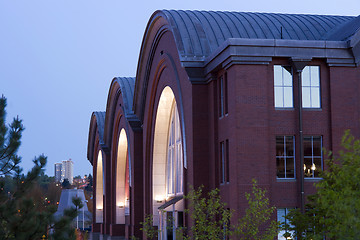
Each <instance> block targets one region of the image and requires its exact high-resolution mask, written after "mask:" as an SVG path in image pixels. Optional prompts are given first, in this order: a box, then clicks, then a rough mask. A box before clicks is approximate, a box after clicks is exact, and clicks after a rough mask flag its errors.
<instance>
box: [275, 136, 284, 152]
mask: <svg viewBox="0 0 360 240" xmlns="http://www.w3.org/2000/svg"><path fill="white" fill-rule="evenodd" d="M276 156H284V137H283V136H281V137H280V136H277V137H276Z"/></svg>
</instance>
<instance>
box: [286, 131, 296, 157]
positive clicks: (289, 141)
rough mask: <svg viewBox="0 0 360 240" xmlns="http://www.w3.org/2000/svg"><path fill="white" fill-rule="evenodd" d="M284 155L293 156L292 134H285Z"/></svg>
mask: <svg viewBox="0 0 360 240" xmlns="http://www.w3.org/2000/svg"><path fill="white" fill-rule="evenodd" d="M285 139H286V156H288V157H292V156H294V142H293V139H294V137H293V136H286V138H285Z"/></svg>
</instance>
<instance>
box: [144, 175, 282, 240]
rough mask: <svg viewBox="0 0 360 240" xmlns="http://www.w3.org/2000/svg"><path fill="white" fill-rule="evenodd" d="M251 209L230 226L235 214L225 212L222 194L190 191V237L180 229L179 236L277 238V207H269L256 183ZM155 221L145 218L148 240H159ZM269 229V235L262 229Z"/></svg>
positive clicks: (244, 238)
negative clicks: (191, 221)
mask: <svg viewBox="0 0 360 240" xmlns="http://www.w3.org/2000/svg"><path fill="white" fill-rule="evenodd" d="M245 197H246V199H247V200H248V203H249V207H248V208H247V209H246V212H245V216H243V217H242V218H241V219H239V221H238V223H237V224H230V219H231V217H232V211H231V210H229V209H228V208H226V204H225V203H224V202H222V201H221V198H220V194H219V190H218V189H214V190H212V191H210V192H209V193H208V194H207V195H205V194H204V193H203V190H202V187H200V188H199V189H198V190H191V191H190V192H189V194H188V195H186V196H185V197H184V198H185V199H187V200H189V203H190V208H189V209H187V210H186V212H187V213H189V214H190V217H191V218H192V220H193V224H192V226H191V227H190V229H188V230H189V232H188V234H187V233H186V231H183V230H186V229H182V228H178V229H177V236H179V238H180V239H199V240H201V239H228V238H229V237H230V236H234V237H236V239H243V240H248V239H251V240H257V239H265V240H267V239H268V240H272V239H274V238H275V237H276V235H277V232H278V228H279V224H278V223H277V222H276V221H275V220H272V221H271V215H272V214H273V212H274V211H275V207H270V203H269V199H268V198H267V197H266V191H265V190H263V189H261V188H260V187H258V185H257V183H256V181H255V180H253V188H252V192H251V193H246V194H245ZM152 219H153V217H152V216H147V217H146V218H145V221H144V223H141V224H142V225H143V227H142V229H141V230H142V231H144V233H145V235H146V236H147V237H148V238H149V239H155V238H157V234H158V232H159V231H158V230H157V229H156V228H155V227H153V222H152ZM265 226H268V227H267V228H266V231H265V232H263V231H261V230H260V229H262V228H263V227H265Z"/></svg>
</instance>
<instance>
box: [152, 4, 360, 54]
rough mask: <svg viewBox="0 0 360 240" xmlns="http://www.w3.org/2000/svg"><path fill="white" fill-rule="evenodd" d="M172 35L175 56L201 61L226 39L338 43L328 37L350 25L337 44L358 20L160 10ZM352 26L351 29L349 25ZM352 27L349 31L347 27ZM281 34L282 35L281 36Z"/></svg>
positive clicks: (290, 15) (336, 38)
mask: <svg viewBox="0 0 360 240" xmlns="http://www.w3.org/2000/svg"><path fill="white" fill-rule="evenodd" d="M157 14H161V15H163V16H164V17H165V18H167V20H168V22H169V25H170V27H171V30H172V31H173V32H174V36H178V37H175V41H176V43H177V46H178V50H179V54H180V56H181V57H183V56H195V57H204V56H208V55H210V54H211V53H212V52H213V51H214V50H215V49H217V48H218V47H219V46H220V45H221V44H222V43H223V42H224V41H225V40H226V39H229V38H254V39H290V40H333V41H338V40H339V33H338V32H336V31H335V34H332V35H329V32H332V31H334V29H335V30H337V29H342V28H343V27H346V26H347V25H349V24H350V27H347V29H349V28H351V29H350V30H348V31H345V33H343V34H342V35H344V36H342V37H341V39H340V40H346V39H347V38H349V37H350V36H351V35H353V34H354V30H355V29H356V27H354V26H353V25H354V24H355V25H356V26H359V25H360V21H356V19H357V18H359V17H357V18H356V17H351V16H326V15H306V14H275V13H245V12H214V11H183V10H180V11H177V10H162V11H158V12H157ZM351 23H352V25H351ZM351 26H352V27H351ZM281 32H282V34H281Z"/></svg>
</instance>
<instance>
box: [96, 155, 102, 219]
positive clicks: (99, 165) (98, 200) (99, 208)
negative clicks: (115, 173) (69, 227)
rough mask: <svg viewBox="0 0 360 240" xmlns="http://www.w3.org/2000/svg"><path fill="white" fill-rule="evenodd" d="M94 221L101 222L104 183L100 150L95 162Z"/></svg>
mask: <svg viewBox="0 0 360 240" xmlns="http://www.w3.org/2000/svg"><path fill="white" fill-rule="evenodd" d="M96 165H97V167H96V222H98V223H102V222H103V208H104V202H103V195H104V187H103V186H104V185H103V181H104V178H103V159H102V152H101V150H99V152H98V156H97V163H96Z"/></svg>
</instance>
